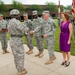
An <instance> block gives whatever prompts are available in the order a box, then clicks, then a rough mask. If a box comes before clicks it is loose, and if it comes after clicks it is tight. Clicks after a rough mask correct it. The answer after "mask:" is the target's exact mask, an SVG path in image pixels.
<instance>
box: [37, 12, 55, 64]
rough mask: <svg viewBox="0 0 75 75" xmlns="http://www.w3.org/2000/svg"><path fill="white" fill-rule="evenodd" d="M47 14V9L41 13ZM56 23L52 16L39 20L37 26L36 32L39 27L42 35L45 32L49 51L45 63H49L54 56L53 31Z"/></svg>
mask: <svg viewBox="0 0 75 75" xmlns="http://www.w3.org/2000/svg"><path fill="white" fill-rule="evenodd" d="M46 13H47V14H49V12H48V11H44V12H43V14H46ZM55 28H56V25H55V23H54V21H53V19H52V18H49V19H48V20H45V19H43V20H42V21H41V22H40V26H39V27H38V28H37V30H36V31H37V32H38V31H39V30H40V29H41V30H42V36H43V37H44V35H45V34H47V37H45V39H46V43H47V48H48V52H49V61H48V62H46V63H45V64H50V63H52V62H53V60H54V59H55V58H56V57H55V55H54V32H55Z"/></svg>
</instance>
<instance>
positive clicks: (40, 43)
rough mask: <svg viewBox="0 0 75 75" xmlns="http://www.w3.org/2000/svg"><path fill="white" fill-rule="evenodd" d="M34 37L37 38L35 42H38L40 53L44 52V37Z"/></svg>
mask: <svg viewBox="0 0 75 75" xmlns="http://www.w3.org/2000/svg"><path fill="white" fill-rule="evenodd" d="M34 37H35V40H36V46H37V49H38V50H39V51H41V52H43V50H44V45H43V38H42V36H34Z"/></svg>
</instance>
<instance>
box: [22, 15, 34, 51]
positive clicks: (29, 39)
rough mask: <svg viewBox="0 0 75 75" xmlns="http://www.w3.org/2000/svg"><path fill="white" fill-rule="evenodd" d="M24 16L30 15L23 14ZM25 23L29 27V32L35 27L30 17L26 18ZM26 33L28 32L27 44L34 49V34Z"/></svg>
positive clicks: (30, 48)
mask: <svg viewBox="0 0 75 75" xmlns="http://www.w3.org/2000/svg"><path fill="white" fill-rule="evenodd" d="M23 16H28V14H23ZM24 25H26V26H27V27H28V28H29V32H30V31H31V30H32V29H33V28H32V22H31V20H29V19H27V20H24ZM25 34H26V41H27V46H28V47H29V50H32V49H33V45H32V37H33V35H30V34H27V33H26V32H25Z"/></svg>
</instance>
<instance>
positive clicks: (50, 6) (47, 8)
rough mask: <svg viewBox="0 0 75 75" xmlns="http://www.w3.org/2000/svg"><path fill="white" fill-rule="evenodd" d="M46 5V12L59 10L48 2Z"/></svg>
mask: <svg viewBox="0 0 75 75" xmlns="http://www.w3.org/2000/svg"><path fill="white" fill-rule="evenodd" d="M45 4H46V8H45V10H49V11H57V10H58V7H57V6H56V4H55V3H53V2H46V3H45Z"/></svg>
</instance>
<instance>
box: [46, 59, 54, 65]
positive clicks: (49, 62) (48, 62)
mask: <svg viewBox="0 0 75 75" xmlns="http://www.w3.org/2000/svg"><path fill="white" fill-rule="evenodd" d="M51 63H53V61H52V60H51V59H49V60H48V61H47V62H46V63H45V65H48V64H51Z"/></svg>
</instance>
